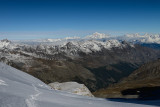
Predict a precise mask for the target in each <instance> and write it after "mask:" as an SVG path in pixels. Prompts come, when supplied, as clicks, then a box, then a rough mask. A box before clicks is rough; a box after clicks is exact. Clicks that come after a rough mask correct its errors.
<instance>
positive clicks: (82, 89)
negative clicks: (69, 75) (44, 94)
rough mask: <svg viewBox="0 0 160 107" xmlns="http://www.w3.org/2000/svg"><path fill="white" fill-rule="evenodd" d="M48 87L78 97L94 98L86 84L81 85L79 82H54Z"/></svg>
mask: <svg viewBox="0 0 160 107" xmlns="http://www.w3.org/2000/svg"><path fill="white" fill-rule="evenodd" d="M48 85H49V86H51V87H52V88H53V89H55V90H62V91H66V92H70V93H73V94H77V95H83V96H90V97H93V95H92V94H91V92H90V91H89V89H88V88H87V87H86V86H85V85H84V84H79V83H77V82H64V83H59V82H54V83H50V84H48Z"/></svg>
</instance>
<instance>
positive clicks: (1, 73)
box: [0, 63, 152, 107]
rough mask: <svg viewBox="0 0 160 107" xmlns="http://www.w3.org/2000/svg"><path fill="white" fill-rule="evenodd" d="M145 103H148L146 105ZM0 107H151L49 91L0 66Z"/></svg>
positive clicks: (19, 73)
mask: <svg viewBox="0 0 160 107" xmlns="http://www.w3.org/2000/svg"><path fill="white" fill-rule="evenodd" d="M147 102H148V101H147ZM0 107H152V106H151V105H143V104H135V103H124V102H115V101H109V100H106V99H100V98H92V97H85V96H79V95H74V94H71V93H67V92H63V91H56V90H53V89H51V87H49V86H48V85H46V84H45V83H43V82H42V81H40V80H38V79H36V78H34V77H33V76H31V75H29V74H26V73H24V72H22V71H19V70H17V69H15V68H12V67H10V66H8V65H5V64H3V63H0Z"/></svg>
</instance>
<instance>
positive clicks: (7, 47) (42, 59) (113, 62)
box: [0, 32, 160, 92]
mask: <svg viewBox="0 0 160 107" xmlns="http://www.w3.org/2000/svg"><path fill="white" fill-rule="evenodd" d="M124 37H127V38H124ZM148 37H152V38H154V37H155V40H157V38H158V37H159V36H157V35H154V36H153V35H149V34H145V36H144V35H142V36H140V35H139V34H134V35H128V36H126V35H125V36H121V37H111V36H109V35H106V34H101V33H98V32H96V33H94V34H92V35H89V36H86V37H84V38H79V37H73V38H72V37H68V38H64V39H43V40H25V41H9V40H7V39H5V40H1V41H0V61H1V62H4V63H6V64H8V65H10V66H12V67H15V68H17V69H19V70H22V71H24V72H26V73H29V74H31V75H33V76H34V77H36V78H38V79H40V80H42V81H43V82H45V83H47V84H49V83H53V82H69V81H76V82H78V83H81V84H84V85H86V86H87V87H88V88H89V89H90V91H91V92H94V91H97V90H99V89H102V88H106V87H108V86H110V85H112V84H115V83H118V82H119V81H121V79H123V78H125V77H128V76H129V75H130V74H131V73H132V72H134V71H135V70H136V69H138V68H139V67H140V66H141V65H142V64H144V63H147V62H150V61H153V60H156V59H158V58H159V57H160V50H158V49H155V48H151V47H147V46H143V45H142V44H143V43H144V42H143V41H142V40H144V39H145V38H146V39H147V38H148ZM142 38H143V39H142ZM152 40H153V39H152ZM145 43H146V44H149V43H151V42H145ZM152 43H153V41H152ZM154 43H156V44H158V42H156V41H155V42H154Z"/></svg>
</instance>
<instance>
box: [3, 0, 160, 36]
mask: <svg viewBox="0 0 160 107" xmlns="http://www.w3.org/2000/svg"><path fill="white" fill-rule="evenodd" d="M96 31H97V32H102V33H115V32H117V34H121V33H123V32H128V33H136V32H149V33H160V0H0V39H1V38H9V39H36V38H58V37H65V36H80V35H82V36H83V35H87V34H90V33H92V32H96ZM119 32H120V33H119Z"/></svg>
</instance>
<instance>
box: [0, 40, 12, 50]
mask: <svg viewBox="0 0 160 107" xmlns="http://www.w3.org/2000/svg"><path fill="white" fill-rule="evenodd" d="M10 43H11V42H10V41H9V40H8V39H3V40H1V41H0V48H4V47H8V46H9V45H10Z"/></svg>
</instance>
